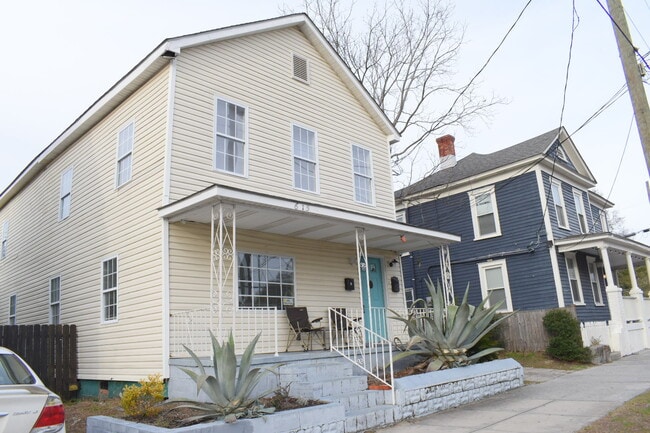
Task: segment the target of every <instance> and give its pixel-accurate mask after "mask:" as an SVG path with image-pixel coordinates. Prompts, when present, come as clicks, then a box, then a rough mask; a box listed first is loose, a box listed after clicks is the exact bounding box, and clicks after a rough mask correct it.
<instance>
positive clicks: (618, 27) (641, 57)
mask: <svg viewBox="0 0 650 433" xmlns="http://www.w3.org/2000/svg"><path fill="white" fill-rule="evenodd" d="M596 2H597V3H598V4H599V5H600V7H601V8H602V9H603V11H605V13H606V14H607V16H608V17H609V19H610V21H611V22H612V23H614V25H615V26H616V28H617V29H618V31H619V32H621V34H622V35H623V37H624V38H625V40H626V41H627V43H628V44H630V47H632V50H633V51H634V53H635V54H636V55H637V56H638V57H639V58H640V59H641V61H642V62H643V63H644V64H645V67H646V68H648V69H649V70H650V65H648V62H646V60H645V58H644V57H643V56H642V55H641V53H639V49H638V48H637V47H635V46H634V44H633V43H632V41H631V40H630V38H628V37H627V35H626V34H625V32H624V31H623V30H622V29H621V27H620V26H619V25H618V23H617V22H616V20H614V18H613V17H612V16H611V15H610V13H609V11H608V10H607V8H606V7H605V6H603V4H602V3H601V2H600V0H596Z"/></svg>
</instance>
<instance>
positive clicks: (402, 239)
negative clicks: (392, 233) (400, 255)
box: [399, 235, 406, 244]
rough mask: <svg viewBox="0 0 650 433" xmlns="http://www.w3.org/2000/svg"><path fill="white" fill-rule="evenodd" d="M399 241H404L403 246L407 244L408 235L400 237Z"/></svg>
mask: <svg viewBox="0 0 650 433" xmlns="http://www.w3.org/2000/svg"><path fill="white" fill-rule="evenodd" d="M399 240H400V241H402V243H403V244H405V243H406V235H400V237H399Z"/></svg>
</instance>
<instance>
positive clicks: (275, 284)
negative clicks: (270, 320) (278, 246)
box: [237, 253, 295, 310]
mask: <svg viewBox="0 0 650 433" xmlns="http://www.w3.org/2000/svg"><path fill="white" fill-rule="evenodd" d="M237 263H238V265H237V267H238V277H239V278H238V281H237V285H238V290H239V296H238V299H239V301H238V304H239V308H268V307H275V308H277V309H278V310H284V308H285V307H287V306H289V307H291V306H293V305H294V303H295V270H294V259H293V257H282V256H272V255H266V254H255V253H238V254H237Z"/></svg>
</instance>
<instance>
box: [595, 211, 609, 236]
mask: <svg viewBox="0 0 650 433" xmlns="http://www.w3.org/2000/svg"><path fill="white" fill-rule="evenodd" d="M598 214H599V216H600V226H601V231H602V232H604V233H607V232H609V222H607V212H605V211H604V210H603V209H599V210H598Z"/></svg>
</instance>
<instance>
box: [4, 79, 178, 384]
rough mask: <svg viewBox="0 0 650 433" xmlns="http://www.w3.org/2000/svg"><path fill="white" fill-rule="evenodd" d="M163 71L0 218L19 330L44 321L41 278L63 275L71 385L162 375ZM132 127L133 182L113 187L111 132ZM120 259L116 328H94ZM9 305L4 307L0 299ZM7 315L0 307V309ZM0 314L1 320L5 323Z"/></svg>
mask: <svg viewBox="0 0 650 433" xmlns="http://www.w3.org/2000/svg"><path fill="white" fill-rule="evenodd" d="M167 89H168V73H167V70H163V71H161V72H160V73H158V74H157V75H156V76H155V77H153V78H152V79H151V80H150V82H148V83H147V84H145V85H144V86H143V87H141V88H140V89H139V90H138V91H137V92H135V93H134V94H133V95H132V96H131V97H130V98H129V99H127V100H126V101H125V102H124V103H122V104H121V105H120V106H119V107H118V108H116V109H115V110H114V111H113V112H112V113H111V114H110V115H108V116H107V117H106V118H104V119H103V120H102V121H101V122H100V123H98V124H97V125H96V126H95V127H94V128H92V129H91V130H90V131H89V132H88V133H86V134H85V135H84V136H83V137H81V138H80V139H79V140H78V141H77V142H76V143H74V144H73V145H71V146H70V147H69V148H68V149H67V150H66V151H65V152H64V153H63V154H62V155H60V156H59V157H57V158H56V159H55V160H54V161H53V162H52V163H51V164H49V165H48V166H47V167H45V168H44V169H43V170H42V172H41V173H40V174H39V175H38V176H37V177H36V178H35V179H34V180H33V181H32V182H31V183H30V184H29V185H28V186H27V187H26V188H25V189H24V190H23V191H21V192H20V193H19V194H18V195H17V196H16V197H14V198H13V199H12V200H11V201H10V202H9V203H8V204H7V205H6V206H5V207H4V208H3V209H1V210H0V215H1V216H0V218H5V215H7V216H8V218H9V219H10V224H11V226H10V230H11V231H10V236H11V239H10V251H9V253H10V260H9V261H7V262H4V263H0V308H2V305H4V303H7V302H8V295H7V289H6V288H7V287H11V289H12V290H13V291H16V292H18V293H20V296H19V305H18V307H19V310H18V311H19V315H18V319H19V323H20V324H26V323H47V321H48V312H49V279H50V278H52V277H53V276H60V277H61V323H67V324H76V325H77V332H78V335H79V343H78V349H79V378H80V379H99V380H139V379H141V378H142V377H146V376H147V375H148V374H151V373H155V372H162V371H163V359H162V350H163V343H164V342H163V338H162V328H163V317H162V305H163V300H162V294H163V289H162V254H161V248H162V240H161V239H162V235H161V231H162V224H161V221H160V219H159V217H158V215H157V212H156V209H157V208H158V207H159V206H160V205H161V200H162V195H163V191H162V184H163V172H164V155H165V140H166V135H165V133H166V120H167ZM129 122H133V123H134V130H135V140H134V145H133V160H132V178H131V180H130V181H129V182H127V183H126V184H124V185H122V186H121V187H120V188H119V189H115V169H116V155H117V150H116V146H117V141H118V132H119V130H120V129H121V128H122V127H123V126H125V125H127V124H128V123H129ZM69 167H73V169H74V176H73V183H72V204H71V212H70V216H69V217H68V218H66V219H65V220H63V221H59V219H58V211H59V186H60V175H61V173H62V172H63V171H65V170H66V169H67V168H69ZM113 256H117V257H118V319H119V320H118V321H117V322H116V323H106V324H102V323H101V317H102V316H101V269H102V268H101V264H102V261H103V260H105V259H108V258H110V257H113ZM5 298H7V299H5ZM5 310H8V306H7V307H6V308H5ZM6 314H7V313H6V312H5V311H0V320H2V319H6Z"/></svg>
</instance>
